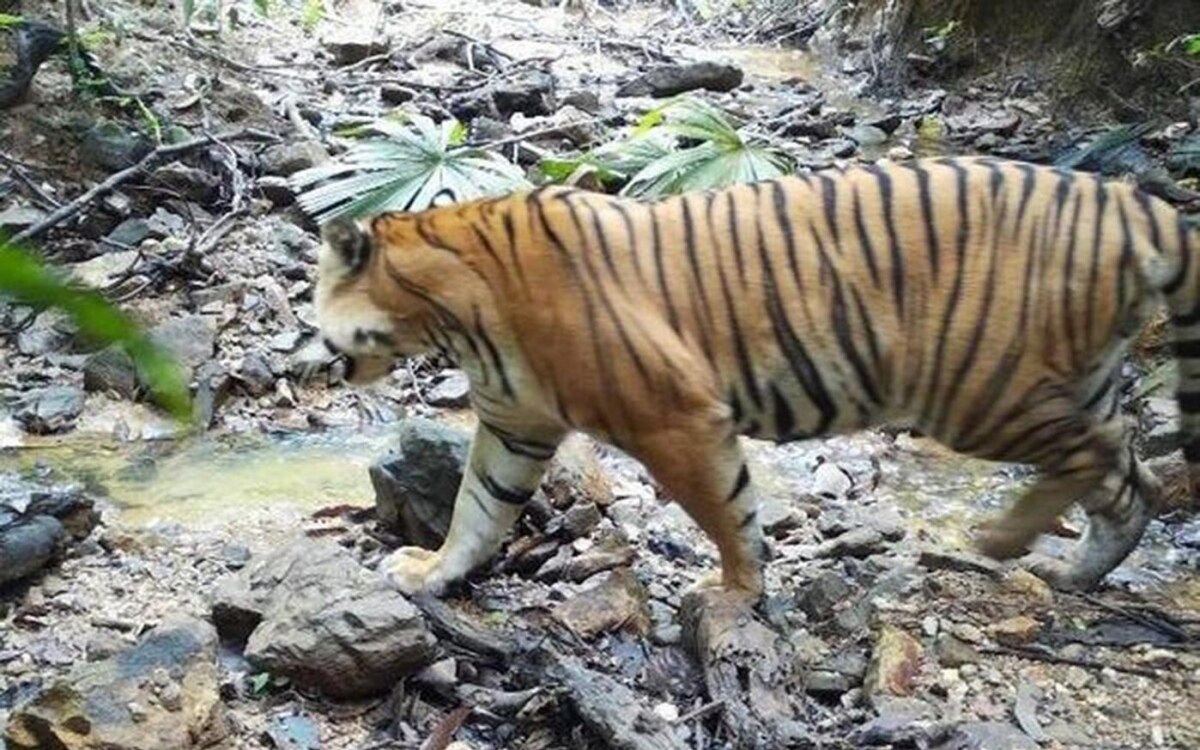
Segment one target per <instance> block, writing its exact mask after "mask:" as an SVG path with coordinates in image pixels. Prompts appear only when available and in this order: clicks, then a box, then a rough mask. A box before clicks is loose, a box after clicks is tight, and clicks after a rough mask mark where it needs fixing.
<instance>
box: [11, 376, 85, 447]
mask: <svg viewBox="0 0 1200 750" xmlns="http://www.w3.org/2000/svg"><path fill="white" fill-rule="evenodd" d="M82 412H83V391H82V390H80V389H79V388H75V387H73V386H67V385H55V386H48V387H46V388H39V389H37V390H34V391H30V392H28V393H25V394H23V395H22V396H21V397H20V399H19V400H18V401H17V404H16V408H15V410H14V412H13V417H14V418H15V419H16V420H17V422H18V423H19V424H20V425H21V427H22V428H24V430H25V431H26V432H28V433H31V434H34V435H52V434H55V433H58V432H66V431H67V430H70V429H72V428H74V426H75V420H76V419H78V418H79V415H80V413H82Z"/></svg>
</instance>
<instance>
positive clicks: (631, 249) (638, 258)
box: [607, 200, 646, 284]
mask: <svg viewBox="0 0 1200 750" xmlns="http://www.w3.org/2000/svg"><path fill="white" fill-rule="evenodd" d="M607 205H608V206H609V207H610V208H612V210H613V211H615V212H616V213H617V216H620V217H621V223H622V224H624V225H625V237H626V242H627V245H626V254H627V255H632V256H633V270H634V273H636V274H637V277H638V281H641V282H642V283H643V284H645V283H646V276H645V272H644V271H642V254H641V253H640V252H638V246H637V233H636V232H635V231H634V228H633V220H632V219H631V218H630V217H629V209H628V208H627V207H626V206H625V204H624V203H622V202H621V201H617V200H614V201H611V202H609V203H608V204H607Z"/></svg>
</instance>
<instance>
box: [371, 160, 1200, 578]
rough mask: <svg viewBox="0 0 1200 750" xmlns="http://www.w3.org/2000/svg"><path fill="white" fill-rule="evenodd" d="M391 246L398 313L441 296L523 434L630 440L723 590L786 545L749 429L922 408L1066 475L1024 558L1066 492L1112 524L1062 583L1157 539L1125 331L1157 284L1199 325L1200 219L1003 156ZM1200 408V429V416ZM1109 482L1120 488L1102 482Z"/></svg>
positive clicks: (392, 235)
mask: <svg viewBox="0 0 1200 750" xmlns="http://www.w3.org/2000/svg"><path fill="white" fill-rule="evenodd" d="M370 234H371V235H372V237H373V242H374V244H375V245H377V246H381V247H382V248H383V250H384V252H382V253H379V252H377V253H375V257H374V258H373V261H372V265H369V266H368V271H367V274H365V278H366V279H367V280H368V283H367V284H366V285H365V286H366V288H367V290H368V291H369V294H368V296H369V298H370V299H371V302H372V304H374V305H377V306H378V307H380V308H382V309H385V310H386V309H392V310H393V311H395V310H399V309H400V307H402V306H403V305H398V293H399V295H400V296H401V297H402V296H403V295H404V294H408V295H410V296H411V295H412V294H413V289H414V288H419V289H421V290H422V291H421V292H420V293H419V294H417V297H418V298H423V299H416V300H413V301H411V302H412V305H414V306H415V307H420V306H421V305H425V306H429V304H430V300H433V301H434V302H436V305H435V306H434V307H435V309H436V310H437V312H436V314H435V315H432V316H431V318H430V322H423V323H422V324H421V325H424V326H426V327H428V328H429V329H430V331H431V333H430V337H431V338H430V341H429V342H427V343H429V344H430V345H431V346H433V347H434V348H440V349H442V350H443V351H446V352H447V353H450V354H452V355H453V356H455V357H456V358H457V359H459V361H460V363H462V364H463V366H464V367H465V368H466V369H467V370H468V372H469V373H471V377H472V384H473V393H474V396H475V397H474V400H473V403H474V405H475V408H476V410H477V411H478V412H479V414H480V417H481V420H482V421H483V424H484V430H490V431H491V433H492V434H494V435H498V436H501V437H505V438H507V439H508V441H509V443H511V445H510V444H507V443H505V442H504V441H503V440H502V441H501V446H502V448H504V449H505V450H508V451H509V453H512V451H511V450H510V449H511V448H512V447H513V445H517V444H518V443H520V442H521V441H524V442H525V443H533V444H536V445H540V446H546V447H549V448H550V449H551V450H552V446H553V445H554V444H555V443H556V442H557V440H558V438H559V437H561V435H562V434H563V433H564V432H566V431H567V430H571V429H582V430H585V431H588V432H590V433H592V434H594V435H596V436H598V437H601V438H602V439H606V440H610V441H612V442H614V443H616V444H618V445H620V446H621V447H623V448H625V449H626V450H628V451H629V452H631V453H632V454H633V455H635V456H637V457H638V458H640V459H642V460H643V461H644V462H645V463H646V464H647V465H648V467H649V468H650V470H651V472H652V473H653V474H655V476H656V477H657V478H658V479H659V481H660V482H662V483H663V484H664V485H666V486H667V487H668V489H670V490H671V491H672V494H673V495H674V496H676V497H677V498H679V499H680V502H682V503H683V504H684V505H685V507H686V508H687V509H688V511H689V512H690V513H691V514H692V515H693V517H695V518H696V520H697V521H698V522H699V523H700V524H701V526H702V527H704V528H705V530H706V532H708V534H709V536H710V537H712V538H713V540H714V541H715V542H716V543H717V545H718V547H719V548H720V550H721V553H722V558H723V562H724V567H725V582H726V583H727V584H728V585H734V586H738V587H742V588H751V589H753V588H754V586H755V584H754V581H755V580H757V577H758V570H759V567H760V560H759V558H758V552H757V550H758V549H759V547H760V546H761V545H760V538H759V536H758V532H757V523H756V519H755V515H754V514H755V503H754V501H753V497H752V495H753V493H752V490H751V488H750V482H749V477H748V471H747V469H746V466H745V462H744V460H743V459H742V456H741V452H740V449H739V448H738V447H737V445H736V441H732V442H731V439H732V436H734V435H736V434H752V435H756V436H760V437H769V438H774V439H778V440H791V439H800V438H806V437H813V436H817V435H822V434H828V433H830V432H833V431H844V430H852V429H858V428H862V427H865V426H868V425H871V424H876V423H879V422H880V421H883V420H892V419H897V418H903V419H908V420H911V421H913V422H914V423H915V424H917V425H919V426H920V427H921V428H922V429H923V430H925V431H927V432H929V433H930V434H931V435H933V436H934V437H936V438H938V439H939V440H941V441H942V442H944V443H946V444H947V445H949V446H950V447H953V448H955V449H957V450H960V451H963V452H969V453H972V454H975V455H980V456H984V457H987V458H994V459H999V460H1008V461H1021V462H1026V463H1032V464H1035V465H1037V466H1038V467H1039V468H1041V469H1042V474H1043V480H1042V482H1041V483H1039V485H1038V486H1036V487H1035V488H1034V489H1033V490H1031V492H1030V494H1029V495H1027V496H1026V498H1024V499H1023V500H1022V501H1021V502H1019V503H1018V505H1017V507H1016V508H1014V510H1013V511H1012V512H1011V513H1010V514H1009V515H1008V516H1006V517H1005V518H1004V519H1002V520H1001V521H1000V522H998V524H997V525H996V527H995V528H994V529H992V530H991V531H990V532H989V535H988V537H986V538H985V541H984V543H983V544H984V548H985V550H986V551H988V552H990V553H991V554H994V555H995V556H999V557H1009V556H1015V555H1017V554H1020V553H1022V552H1024V551H1025V550H1026V548H1027V547H1028V545H1029V543H1030V542H1031V541H1032V540H1033V538H1034V537H1036V536H1037V534H1038V533H1040V532H1041V531H1043V530H1045V529H1046V528H1048V527H1049V525H1050V524H1051V522H1052V521H1053V519H1054V517H1056V516H1057V515H1058V514H1059V513H1060V512H1061V511H1062V510H1064V508H1065V505H1066V503H1069V502H1073V501H1075V500H1081V501H1083V502H1085V505H1088V504H1089V503H1090V505H1088V509H1089V511H1090V512H1092V519H1093V524H1092V526H1093V527H1094V528H1095V529H1096V530H1097V531H1096V533H1097V534H1099V535H1100V536H1097V537H1096V538H1095V539H1094V540H1092V539H1085V540H1084V543H1083V545H1081V550H1082V552H1081V553H1080V559H1078V560H1075V561H1073V564H1072V568H1071V570H1066V571H1064V570H1059V571H1057V572H1054V571H1050V572H1049V573H1048V574H1050V575H1054V576H1057V578H1058V579H1059V580H1060V581H1061V582H1062V583H1064V585H1075V586H1083V585H1090V584H1091V583H1094V582H1095V580H1097V579H1098V576H1097V572H1098V571H1099V575H1100V576H1102V575H1103V574H1104V573H1106V572H1107V570H1108V569H1110V568H1111V567H1112V566H1113V565H1115V564H1116V563H1117V562H1119V561H1120V558H1123V557H1124V555H1125V554H1126V553H1127V552H1128V550H1129V549H1130V548H1131V546H1132V544H1135V543H1136V540H1137V537H1140V534H1141V528H1142V527H1144V525H1145V520H1146V518H1148V512H1149V510H1148V509H1149V505H1150V503H1149V502H1147V500H1146V498H1147V497H1149V496H1150V495H1152V491H1153V487H1152V484H1153V480H1152V478H1150V477H1148V476H1146V475H1144V472H1140V470H1139V469H1138V468H1137V466H1136V462H1134V461H1133V460H1132V455H1131V454H1130V453H1129V452H1128V451H1127V450H1126V449H1125V448H1124V447H1123V446H1124V443H1122V442H1121V440H1120V439H1119V438H1114V437H1113V435H1114V434H1115V431H1114V428H1113V427H1112V420H1113V415H1114V414H1115V411H1116V389H1115V385H1116V372H1117V367H1118V365H1119V358H1120V354H1121V352H1122V349H1123V343H1124V341H1125V340H1127V339H1128V338H1129V337H1130V336H1131V335H1132V334H1133V333H1135V332H1136V330H1137V326H1138V323H1139V321H1140V320H1141V316H1142V315H1143V314H1144V312H1145V310H1146V308H1147V306H1149V305H1152V304H1154V303H1155V301H1156V300H1157V298H1158V292H1159V290H1163V291H1165V292H1167V296H1168V301H1169V303H1170V304H1171V307H1172V309H1173V311H1175V313H1176V321H1177V323H1178V324H1179V326H1178V327H1179V329H1180V330H1181V331H1182V332H1183V337H1184V338H1185V339H1186V338H1187V337H1188V336H1189V335H1190V332H1191V328H1192V327H1193V326H1195V325H1196V323H1197V321H1200V316H1196V315H1195V314H1194V313H1195V310H1196V308H1195V292H1196V290H1197V289H1198V288H1200V280H1197V279H1196V278H1195V277H1196V274H1197V273H1198V271H1197V267H1198V266H1200V264H1196V263H1190V256H1191V247H1190V244H1191V243H1193V242H1194V234H1190V233H1189V232H1188V230H1186V229H1185V228H1184V227H1183V224H1182V222H1181V219H1180V217H1179V216H1178V215H1177V214H1176V212H1175V211H1174V210H1173V209H1171V208H1170V207H1168V206H1166V205H1165V204H1163V203H1162V202H1160V201H1157V200H1154V199H1151V198H1148V197H1147V196H1145V195H1143V194H1141V193H1139V192H1137V191H1135V190H1133V189H1131V188H1129V187H1127V186H1124V185H1120V184H1114V183H1104V182H1101V181H1100V180H1098V179H1096V178H1094V177H1092V176H1089V175H1082V174H1076V173H1070V172H1063V171H1058V170H1053V169H1048V168H1044V167H1034V166H1031V165H1025V164H1017V163H1011V162H1002V161H997V160H992V159H942V160H935V161H918V162H911V163H906V164H882V165H876V166H873V167H858V168H852V169H848V170H845V171H841V172H828V173H819V174H817V175H813V176H808V177H795V178H788V179H783V180H779V181H775V182H768V183H760V184H756V185H743V186H737V187H734V188H730V189H727V190H724V191H718V192H709V193H697V194H689V195H684V196H680V197H676V198H672V199H668V200H664V201H659V202H654V203H642V202H634V201H627V200H622V199H618V198H612V197H609V196H603V195H597V194H591V193H584V192H577V191H570V190H563V189H544V190H540V191H535V192H533V193H530V194H525V195H519V196H513V197H510V198H505V199H498V200H491V201H481V202H476V203H474V204H469V205H466V206H463V207H458V208H453V209H442V210H435V211H430V212H425V213H422V214H416V215H411V216H403V217H400V216H385V217H381V218H379V219H376V220H375V221H374V223H373V225H372V230H371V233H370ZM414 244H420V245H422V246H423V249H422V250H421V251H420V252H418V251H416V250H414V248H413V246H414ZM450 282H453V284H454V288H453V289H449V288H447V286H446V285H447V284H449V283H450ZM405 289H407V291H405ZM409 317H411V315H410V316H409ZM439 337H440V338H439ZM1197 339H1200V335H1197ZM1180 351H1181V352H1187V353H1188V354H1189V355H1192V356H1194V355H1196V354H1200V346H1198V348H1197V350H1196V351H1192V350H1190V349H1188V348H1187V346H1186V345H1185V346H1184V347H1182V348H1181V350H1180ZM1193 374H1195V375H1197V376H1200V368H1197V367H1194V366H1193V363H1192V362H1191V359H1190V356H1189V357H1188V358H1185V366H1184V375H1185V377H1184V378H1182V379H1181V383H1182V385H1181V389H1183V390H1184V391H1186V392H1187V393H1190V390H1188V389H1191V388H1195V389H1196V390H1197V391H1198V392H1200V386H1196V385H1193V384H1191V383H1190V377H1191V375H1193ZM1181 403H1183V404H1184V406H1185V408H1184V412H1185V420H1191V419H1192V417H1191V416H1190V415H1192V414H1193V413H1194V412H1195V410H1196V409H1200V399H1198V400H1197V401H1196V402H1190V401H1188V399H1187V398H1186V397H1182V396H1181ZM1189 424H1190V422H1189ZM1185 426H1187V425H1185ZM1192 426H1194V425H1192ZM514 441H516V442H514ZM681 441H683V444H686V445H687V446H688V448H687V449H686V450H681V449H680V445H681ZM1192 446H1193V447H1190V448H1189V458H1192V457H1194V454H1195V453H1196V452H1197V451H1196V448H1195V447H1194V446H1195V444H1194V443H1193V444H1192ZM518 452H519V451H518ZM502 458H503V457H501V459H502ZM526 458H528V456H526ZM535 470H536V467H532V468H531V472H534V471H535ZM1109 477H1118V480H1117V481H1118V482H1119V484H1120V492H1113V491H1106V490H1103V489H1102V487H1101V485H1103V483H1104V482H1105V480H1106V479H1107V478H1109ZM483 484H485V485H486V484H487V483H486V482H483ZM1127 488H1133V489H1129V490H1128V491H1127ZM518 494H519V493H518ZM1102 496H1103V497H1102ZM1063 498H1066V501H1064V500H1063ZM1093 498H1100V499H1093ZM1114 498H1115V500H1114ZM480 504H481V505H484V503H480ZM1101 537H1103V538H1101ZM1131 539H1132V542H1131V541H1130V540H1131ZM1072 571H1074V572H1072ZM458 574H461V573H458Z"/></svg>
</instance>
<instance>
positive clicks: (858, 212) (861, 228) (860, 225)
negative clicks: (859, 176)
mask: <svg viewBox="0 0 1200 750" xmlns="http://www.w3.org/2000/svg"><path fill="white" fill-rule="evenodd" d="M853 194H854V230H855V232H856V233H857V234H858V245H859V248H860V249H861V250H862V253H863V257H864V258H865V259H866V261H867V270H868V271H870V272H871V281H872V282H873V283H874V284H875V288H876V289H878V288H879V268H878V267H877V266H876V264H875V248H874V247H873V246H872V245H871V237H870V235H868V234H867V225H866V222H865V220H864V218H863V209H862V197H861V196H860V195H859V194H858V186H857V185H855V186H854V187H853Z"/></svg>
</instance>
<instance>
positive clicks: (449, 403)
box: [425, 370, 471, 408]
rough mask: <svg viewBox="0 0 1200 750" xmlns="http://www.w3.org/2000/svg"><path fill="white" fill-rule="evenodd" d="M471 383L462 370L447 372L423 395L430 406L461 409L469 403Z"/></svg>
mask: <svg viewBox="0 0 1200 750" xmlns="http://www.w3.org/2000/svg"><path fill="white" fill-rule="evenodd" d="M470 399H471V381H470V380H469V379H468V378H467V374H466V373H465V372H463V371H462V370H447V371H445V372H444V373H442V375H441V377H440V378H439V379H438V381H437V382H436V383H434V385H433V387H432V388H430V389H429V390H428V391H427V392H426V393H425V400H426V401H427V402H429V404H430V406H442V407H451V408H461V407H464V406H468V405H469V404H470V403H471V400H470Z"/></svg>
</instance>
